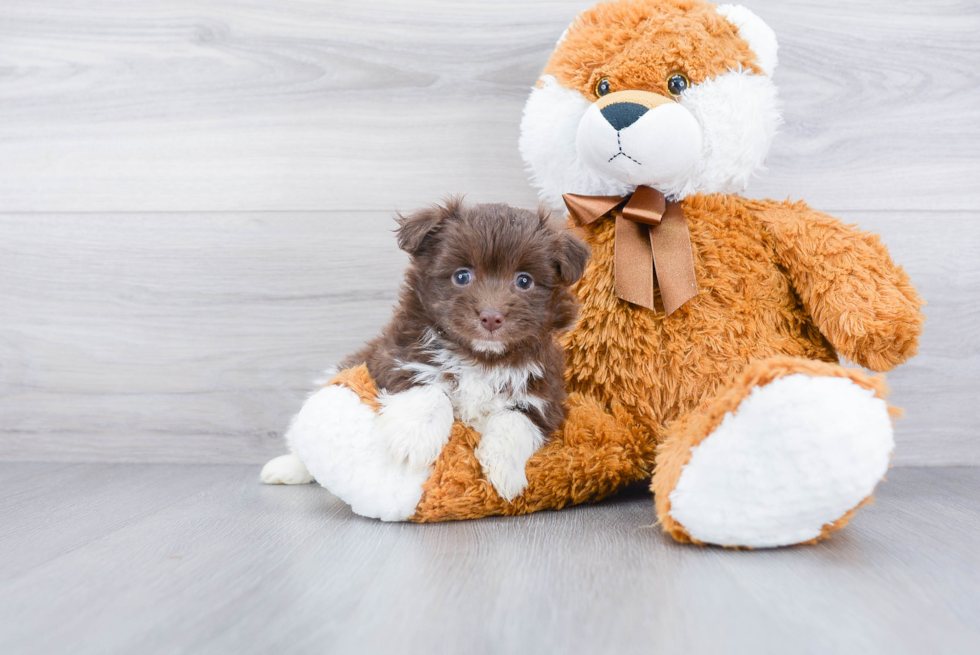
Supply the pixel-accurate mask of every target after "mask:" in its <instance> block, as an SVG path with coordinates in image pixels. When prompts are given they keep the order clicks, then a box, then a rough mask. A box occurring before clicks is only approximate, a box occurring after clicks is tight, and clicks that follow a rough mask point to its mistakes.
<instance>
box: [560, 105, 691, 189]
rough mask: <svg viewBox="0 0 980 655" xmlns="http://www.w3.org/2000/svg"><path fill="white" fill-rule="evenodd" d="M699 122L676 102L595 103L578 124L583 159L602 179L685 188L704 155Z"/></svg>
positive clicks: (577, 141) (580, 150)
mask: <svg viewBox="0 0 980 655" xmlns="http://www.w3.org/2000/svg"><path fill="white" fill-rule="evenodd" d="M703 141H704V137H703V135H702V130H701V125H700V124H699V123H698V121H697V119H695V118H694V116H693V115H692V114H691V112H690V111H688V110H687V109H686V108H684V107H682V106H681V105H680V104H678V103H676V102H668V103H665V104H662V105H660V106H657V107H654V108H652V109H648V108H646V107H642V106H640V105H636V104H635V103H630V102H623V103H613V104H607V105H606V106H604V107H602V108H600V107H599V103H593V104H592V106H591V107H589V109H588V110H587V111H586V112H585V115H584V116H582V120H581V121H580V122H579V126H578V134H577V137H576V142H575V145H576V148H577V150H578V155H579V157H580V158H581V160H582V161H583V162H584V163H585V164H586V165H588V166H589V167H590V168H592V169H593V170H594V171H595V172H596V173H598V174H599V175H601V176H603V177H612V178H614V179H617V180H619V181H620V182H624V183H626V184H630V185H634V186H639V185H641V184H642V185H646V186H650V187H653V188H655V189H657V188H674V187H678V186H682V185H683V184H684V182H685V181H686V180H687V179H688V178H689V177H690V175H691V172H692V170H693V169H694V166H695V164H697V162H698V160H699V159H700V156H701V148H702V144H703Z"/></svg>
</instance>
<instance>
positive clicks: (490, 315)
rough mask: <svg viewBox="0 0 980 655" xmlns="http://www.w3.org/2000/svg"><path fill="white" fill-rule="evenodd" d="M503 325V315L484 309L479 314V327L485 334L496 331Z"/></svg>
mask: <svg viewBox="0 0 980 655" xmlns="http://www.w3.org/2000/svg"><path fill="white" fill-rule="evenodd" d="M503 324H504V315H503V314H501V313H500V312H498V311H496V310H493V309H484V310H483V311H482V312H480V325H482V326H483V328H484V329H485V330H486V331H487V332H494V331H496V330H497V329H498V328H499V327H500V326H501V325H503Z"/></svg>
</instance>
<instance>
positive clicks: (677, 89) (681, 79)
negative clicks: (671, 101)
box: [667, 72, 691, 98]
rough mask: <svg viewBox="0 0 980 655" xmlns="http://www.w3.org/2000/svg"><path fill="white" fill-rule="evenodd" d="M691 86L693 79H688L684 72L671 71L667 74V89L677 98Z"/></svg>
mask: <svg viewBox="0 0 980 655" xmlns="http://www.w3.org/2000/svg"><path fill="white" fill-rule="evenodd" d="M689 86H691V80H689V79H687V75H685V74H684V73H680V72H677V73H671V74H670V75H668V76H667V90H668V91H669V92H670V95H672V96H674V97H675V98H676V97H677V96H679V95H680V94H682V93H684V92H685V91H687V87H689Z"/></svg>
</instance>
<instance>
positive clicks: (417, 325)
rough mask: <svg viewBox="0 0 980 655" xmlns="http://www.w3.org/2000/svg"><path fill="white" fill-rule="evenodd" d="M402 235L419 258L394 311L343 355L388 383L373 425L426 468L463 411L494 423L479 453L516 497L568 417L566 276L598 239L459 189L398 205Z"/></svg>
mask: <svg viewBox="0 0 980 655" xmlns="http://www.w3.org/2000/svg"><path fill="white" fill-rule="evenodd" d="M397 236H398V242H399V245H400V246H401V247H402V248H403V249H404V250H406V251H407V252H408V253H409V254H410V256H411V262H410V265H409V268H408V270H407V271H406V274H405V284H404V286H403V288H402V292H401V295H400V299H399V303H398V305H397V307H396V308H395V312H394V316H393V317H392V320H391V321H390V322H389V323H388V325H387V326H386V327H385V328H384V329H383V331H382V333H381V335H380V336H379V337H377V338H376V339H374V340H372V341H371V342H369V343H368V344H367V345H366V346H365V347H364V348H363V349H362V350H361V351H360V352H358V353H355V354H354V355H352V356H351V357H349V358H347V359H346V360H345V362H344V364H343V366H344V367H345V368H349V367H353V366H357V365H359V364H364V365H365V366H366V367H367V370H368V372H369V373H370V375H371V376H372V378H373V379H374V380H375V381H376V383H377V384H378V387H379V389H380V395H379V396H378V399H377V402H378V405H379V412H378V417H377V422H376V425H375V427H374V430H375V433H376V435H377V437H378V439H379V440H380V441H381V443H383V444H384V445H385V449H386V451H387V454H388V456H389V457H390V458H391V459H392V460H393V461H394V462H395V463H396V464H397V465H401V466H405V467H407V468H409V469H412V470H427V469H428V468H429V467H430V466H431V465H432V463H433V462H434V461H435V460H436V458H437V457H438V456H439V453H440V452H441V450H442V448H443V446H444V445H445V444H446V442H447V441H448V439H449V435H450V432H451V429H452V424H453V420H454V418H455V419H458V420H460V421H464V422H466V423H468V424H470V425H472V426H473V427H474V428H475V429H477V430H478V431H480V432H481V433H486V434H487V435H488V437H487V439H488V441H487V445H486V447H485V448H484V449H483V450H481V452H482V453H485V457H480V461H481V462H482V463H483V465H484V469H485V471H486V474H487V476H488V478H489V479H490V481H491V483H492V484H493V485H494V486H495V487H496V488H497V489H498V490H499V491H500V493H501V495H502V496H503V497H505V498H507V499H508V500H510V499H512V498H513V497H514V496H515V495H517V494H518V493H519V492H520V490H521V489H523V488H524V486H526V484H527V481H526V479H525V477H524V463H525V462H526V461H527V458H528V457H529V456H530V455H531V454H532V453H533V452H534V451H535V450H537V449H538V448H539V447H540V446H541V445H542V443H544V441H545V438H546V436H547V435H549V434H551V433H552V432H554V431H555V430H556V429H557V428H558V427H559V426H560V425H561V423H562V421H563V420H564V417H565V406H564V402H565V391H564V387H563V384H562V380H563V378H564V356H563V353H562V352H561V350H560V349H559V347H558V346H557V344H556V343H555V340H554V336H555V334H556V333H557V332H558V331H560V330H564V329H567V328H568V327H570V325H571V323H572V321H573V320H574V318H575V312H576V308H575V304H574V301H573V298H572V296H571V294H570V293H569V290H568V287H569V286H570V285H571V284H573V283H574V282H575V281H576V280H578V278H579V276H580V275H581V273H582V271H583V269H584V267H585V262H586V260H587V259H588V255H589V251H588V249H587V248H586V247H585V246H584V244H582V243H581V242H580V241H579V240H578V239H576V238H575V237H574V236H572V235H571V234H570V233H569V232H568V231H567V230H565V229H564V228H563V227H560V226H557V225H555V224H553V223H552V222H550V221H549V215H548V213H547V212H544V213H541V212H539V213H535V212H528V211H525V210H519V209H515V208H512V207H507V206H505V205H478V206H474V207H468V206H466V205H464V204H462V203H461V202H460V201H459V200H455V199H454V200H451V201H449V202H448V203H447V204H446V205H445V206H436V207H431V208H428V209H424V210H421V211H418V212H415V213H414V214H411V215H409V216H404V217H400V219H399V228H398V232H397ZM511 428H513V429H511ZM502 430H509V433H508V434H506V435H502ZM503 437H506V438H503ZM270 466H271V465H270ZM273 468H282V466H281V465H278V464H277V465H276V466H275V467H273ZM284 477H286V476H282V475H279V476H273V475H271V474H270V475H267V476H264V477H263V479H265V480H266V481H270V482H275V481H278V480H276V479H273V478H284ZM294 477H295V476H294ZM283 481H285V480H283ZM320 482H321V484H322V483H324V481H323V480H321V481H320Z"/></svg>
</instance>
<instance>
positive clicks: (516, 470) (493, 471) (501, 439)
mask: <svg viewBox="0 0 980 655" xmlns="http://www.w3.org/2000/svg"><path fill="white" fill-rule="evenodd" d="M543 444H544V435H542V434H541V430H540V429H538V426H536V425H535V424H534V423H532V422H531V419H529V418H528V417H527V416H525V415H524V414H522V413H520V412H515V411H503V412H499V413H497V414H493V415H491V416H490V418H488V419H487V421H486V423H485V424H484V425H483V429H482V430H481V434H480V444H479V445H478V446H477V447H476V450H475V451H474V454H475V455H476V459H477V460H478V461H479V462H480V466H481V467H482V468H483V474H484V475H485V476H486V477H487V480H488V481H489V482H490V484H492V485H493V488H494V489H495V490H496V491H497V493H498V494H499V495H500V497H501V498H503V499H504V500H506V501H507V502H511V501H512V500H514V499H515V498H517V497H518V496H519V495H520V494H521V493H522V492H523V491H524V489H525V487H527V474H526V472H525V470H524V469H525V467H526V466H527V460H528V459H530V457H531V455H533V454H534V453H535V451H537V449H538V448H540V447H541V446H542V445H543Z"/></svg>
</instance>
